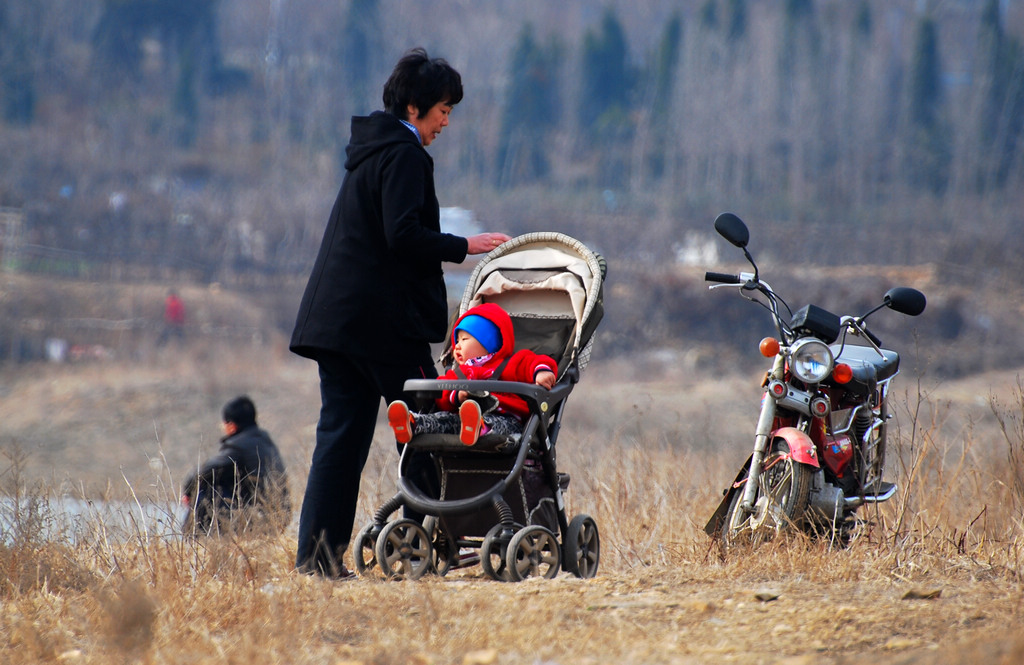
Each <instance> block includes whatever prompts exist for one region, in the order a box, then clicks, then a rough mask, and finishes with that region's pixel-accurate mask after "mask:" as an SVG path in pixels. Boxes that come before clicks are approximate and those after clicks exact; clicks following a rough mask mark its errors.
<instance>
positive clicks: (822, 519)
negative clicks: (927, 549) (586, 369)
mask: <svg viewBox="0 0 1024 665" xmlns="http://www.w3.org/2000/svg"><path fill="white" fill-rule="evenodd" d="M715 230H716V231H717V232H718V233H719V234H720V235H721V236H722V237H724V238H725V239H726V240H728V241H729V242H730V243H732V244H733V245H735V246H736V247H738V248H740V249H741V250H743V254H744V256H745V257H746V259H747V261H748V262H750V265H751V266H752V267H753V269H754V272H753V273H746V272H744V273H740V274H738V275H727V274H722V273H713V272H709V273H707V274H706V275H705V279H706V280H707V281H710V282H716V284H715V285H712V286H711V287H710V288H712V289H714V288H718V287H722V286H727V285H734V286H735V287H737V288H738V290H739V293H740V295H742V296H743V297H744V298H747V299H748V300H751V301H752V302H756V303H758V304H759V305H761V306H763V307H765V308H766V309H767V310H768V312H769V313H770V314H771V317H772V321H773V323H774V324H775V329H776V331H777V333H778V337H777V338H774V337H767V338H765V339H763V340H761V345H760V350H761V354H762V355H764V356H765V357H767V358H771V359H772V366H771V369H770V370H769V371H768V373H767V374H766V376H765V378H764V382H763V384H762V385H763V388H764V396H763V398H762V400H761V412H760V417H759V418H758V421H757V427H756V429H755V432H754V450H753V452H752V453H751V455H750V457H749V458H748V459H747V461H746V463H744V464H743V466H742V467H741V468H740V470H739V473H738V474H737V475H736V479H735V480H734V481H733V482H732V483H731V484H730V485H729V486H728V487H727V488H726V489H725V490H724V492H723V494H724V495H725V498H724V499H723V500H722V503H721V505H719V507H718V510H716V511H715V513H714V515H712V516H711V519H710V520H709V521H708V523H707V526H706V527H705V531H706V532H707V533H708V535H710V536H712V537H716V538H719V539H721V541H722V543H723V544H724V545H726V546H732V545H736V544H739V543H741V542H754V543H756V542H760V541H763V540H767V539H769V538H771V537H772V536H774V535H775V534H776V533H778V532H779V531H781V530H783V529H788V528H798V529H804V530H807V531H809V532H812V533H821V532H822V531H823V530H824V531H827V532H829V533H832V534H835V535H836V536H837V537H838V538H839V539H840V540H841V541H842V542H845V541H846V540H847V538H848V536H849V532H850V529H851V528H852V527H853V526H854V525H855V523H856V520H855V513H856V511H857V509H858V508H859V507H860V506H862V505H864V504H866V503H877V502H882V501H886V500H888V499H889V498H890V497H892V496H893V494H895V492H896V485H895V484H893V483H891V482H885V481H883V480H882V475H883V472H884V470H885V452H886V450H885V449H886V427H887V421H888V419H889V417H890V416H889V410H888V406H887V403H886V400H887V397H888V394H889V386H890V383H891V381H892V380H893V378H894V377H895V376H896V374H897V373H898V371H899V363H900V358H899V355H898V354H897V353H896V352H894V351H889V350H886V349H883V348H881V346H882V343H881V341H880V340H879V339H878V338H877V337H875V335H873V334H872V333H871V332H870V331H869V330H868V329H867V326H866V324H865V320H866V319H867V318H868V316H870V315H871V314H873V313H875V312H877V311H878V310H880V309H882V308H889V309H892V310H895V311H897V312H900V313H902V314H907V315H909V316H917V315H918V314H920V313H921V312H923V311H924V308H925V304H926V301H925V297H924V294H922V293H921V292H920V291H917V290H916V289H911V288H907V287H896V288H893V289H890V290H889V291H888V292H887V293H886V294H885V296H884V297H883V299H882V303H881V304H880V305H878V306H877V307H875V308H874V309H872V310H871V311H869V312H867V313H866V314H863V315H861V316H837V315H836V314H833V313H831V312H828V311H826V310H824V309H822V308H820V307H817V306H815V305H807V306H805V307H803V308H801V309H799V310H798V311H797V312H796V313H793V312H792V311H791V310H790V309H789V306H788V305H787V304H786V303H785V301H783V299H782V298H781V297H779V295H778V294H777V293H775V291H774V290H773V289H772V287H771V286H769V284H768V283H767V282H765V281H764V280H762V279H761V277H760V275H759V273H758V270H757V265H756V264H755V263H754V259H753V257H751V255H750V252H748V251H747V243H748V241H749V239H750V234H749V231H748V230H747V226H746V225H745V224H744V223H743V221H742V220H741V219H740V218H739V217H737V216H736V215H734V214H732V213H723V214H721V215H719V216H718V218H717V219H715ZM852 338H857V339H859V340H862V341H863V343H862V344H854V343H853V339H852Z"/></svg>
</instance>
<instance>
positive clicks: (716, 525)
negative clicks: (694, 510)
mask: <svg viewBox="0 0 1024 665" xmlns="http://www.w3.org/2000/svg"><path fill="white" fill-rule="evenodd" d="M751 457H753V455H751V456H750V457H748V458H747V461H746V462H744V464H743V466H741V467H740V471H739V473H737V474H736V480H734V481H732V483H730V484H729V487H727V488H726V490H725V491H724V492H723V494H724V495H725V496H724V498H723V499H722V503H720V504H718V510H716V511H715V513H714V514H713V515H712V516H711V519H709V520H708V523H707V524H706V525H705V526H704V533H706V534H708V535H709V536H711V537H712V538H714V537H716V536H717V534H718V532H719V531H720V530H721V529H722V525H723V524H725V516H726V514H728V512H729V502H730V501H732V495H733V494H735V493H736V492H738V491H740V490H741V488H742V487H743V485H744V481H745V480H746V479H747V472H748V470H749V469H750V459H751Z"/></svg>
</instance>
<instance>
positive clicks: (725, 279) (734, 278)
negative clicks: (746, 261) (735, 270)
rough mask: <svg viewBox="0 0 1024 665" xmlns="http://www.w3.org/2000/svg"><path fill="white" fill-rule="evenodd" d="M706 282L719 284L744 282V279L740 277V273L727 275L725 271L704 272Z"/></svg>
mask: <svg viewBox="0 0 1024 665" xmlns="http://www.w3.org/2000/svg"><path fill="white" fill-rule="evenodd" d="M704 281H705V282H718V283H719V284H742V283H743V280H741V279H740V276H739V275H727V274H726V273H724V272H706V273H704Z"/></svg>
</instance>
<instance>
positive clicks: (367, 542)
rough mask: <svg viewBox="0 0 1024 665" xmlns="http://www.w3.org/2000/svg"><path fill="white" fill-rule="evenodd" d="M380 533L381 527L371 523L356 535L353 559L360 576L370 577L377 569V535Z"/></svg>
mask: <svg viewBox="0 0 1024 665" xmlns="http://www.w3.org/2000/svg"><path fill="white" fill-rule="evenodd" d="M379 533H380V526H379V525H377V524H374V523H373V522H370V523H369V524H367V525H366V526H364V527H363V528H362V529H360V530H359V533H358V534H356V542H355V546H354V547H353V548H352V559H353V562H354V563H355V566H356V572H357V573H359V574H360V575H370V574H372V573H373V570H374V568H376V567H377V553H376V549H377V534H379Z"/></svg>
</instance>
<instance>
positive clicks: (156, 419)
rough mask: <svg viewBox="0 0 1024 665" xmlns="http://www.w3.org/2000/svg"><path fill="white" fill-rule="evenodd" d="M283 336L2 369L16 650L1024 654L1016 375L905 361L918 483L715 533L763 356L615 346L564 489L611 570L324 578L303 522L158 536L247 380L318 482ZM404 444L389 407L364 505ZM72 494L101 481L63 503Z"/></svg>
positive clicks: (668, 659)
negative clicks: (307, 553)
mask: <svg viewBox="0 0 1024 665" xmlns="http://www.w3.org/2000/svg"><path fill="white" fill-rule="evenodd" d="M275 348H277V347H271V348H269V349H268V348H266V347H262V348H257V349H247V348H241V349H238V348H236V349H229V348H216V347H213V346H211V347H208V348H205V349H201V350H200V352H199V353H198V354H197V355H193V354H192V353H189V354H165V355H163V356H160V357H154V358H152V359H150V360H148V361H146V362H143V363H141V364H139V363H136V364H132V365H116V366H113V365H84V366H63V367H45V368H35V370H34V371H33V372H27V371H26V372H19V373H17V374H8V375H6V377H5V379H6V380H5V395H4V399H3V400H2V404H0V410H2V413H0V417H2V418H3V419H4V422H5V423H6V426H5V428H4V430H3V432H2V434H0V444H2V445H0V452H3V453H4V457H3V458H2V459H0V490H2V492H0V493H2V494H3V495H6V496H8V497H17V498H18V499H19V500H20V502H19V503H18V504H16V505H18V506H19V508H18V510H16V511H15V510H14V509H13V505H15V504H12V503H10V502H8V503H6V504H3V508H2V511H0V516H2V518H3V525H2V528H3V530H4V531H3V537H2V539H0V542H2V544H0V637H2V639H0V662H4V663H11V664H12V665H17V664H21V663H39V662H61V663H83V664H85V663H179V662H193V663H246V664H247V665H251V664H252V663H300V664H302V663H310V664H312V663H317V664H319V663H330V664H339V663H363V664H365V665H371V664H379V665H385V664H386V665H390V664H398V663H421V664H427V663H431V664H436V665H442V664H448V663H452V664H460V663H493V664H495V665H505V664H511V663H517V664H518V663H531V664H532V663H545V664H554V663H557V664H559V665H569V664H572V663H579V664H588V663H594V664H598V663H601V664H603V663H705V662H723V663H787V664H795V663H833V664H836V665H838V664H841V663H862V662H865V663H866V662H872V663H1000V662H1004V663H1018V662H1022V656H1024V641H1022V640H1021V639H1020V638H1019V635H1020V634H1021V628H1022V626H1024V622H1022V616H1024V607H1022V591H1024V584H1022V578H1021V574H1022V572H1024V560H1022V559H1024V530H1022V517H1021V513H1020V510H1021V506H1022V499H1024V497H1022V496H1021V492H1022V488H1021V485H1020V483H1019V482H1018V479H1019V478H1020V477H1021V476H1020V475H1019V474H1020V472H1021V467H1020V460H1021V454H1022V452H1024V437H1022V433H1021V429H1020V427H1019V422H1020V418H1021V414H1022V413H1024V397H1022V396H1021V394H1020V392H1019V391H1018V392H1014V388H1013V386H1014V383H1013V381H1012V379H1009V378H1008V376H1006V375H1002V376H998V377H989V379H990V380H989V381H988V382H987V385H988V386H990V387H992V392H991V394H990V393H989V392H985V391H981V390H979V389H978V388H977V387H973V388H969V389H967V390H964V387H963V386H960V385H939V386H927V387H926V382H924V381H922V382H921V384H920V386H919V385H918V384H916V383H915V382H914V381H913V380H912V379H909V378H907V377H901V380H903V381H904V383H902V384H900V385H901V386H902V389H903V392H902V393H901V394H900V395H899V396H898V399H897V404H898V408H897V412H896V420H897V424H898V427H897V428H894V430H896V431H895V452H894V454H893V456H892V458H891V469H892V474H893V475H894V476H895V477H896V480H897V481H899V483H900V486H901V492H900V494H899V496H898V498H897V499H896V500H894V501H892V502H890V503H889V504H887V505H885V506H883V507H881V508H879V509H876V510H871V511H865V513H864V517H866V518H869V520H870V525H869V527H868V528H866V529H864V531H863V532H862V533H861V534H860V535H859V536H858V537H857V538H855V539H854V541H853V543H852V545H851V546H850V547H848V548H846V549H837V548H835V547H832V546H831V544H830V543H829V542H827V541H813V540H809V539H806V538H803V537H791V538H786V539H782V540H780V541H778V542H774V543H770V544H768V545H766V546H764V547H762V548H760V549H759V550H758V551H757V552H756V553H755V554H753V555H750V556H739V555H730V556H728V557H724V556H722V553H721V552H720V551H719V550H718V549H717V548H716V547H714V546H713V545H712V544H711V543H710V542H709V540H708V538H707V537H706V536H705V534H704V533H703V525H704V522H705V521H706V519H707V517H708V516H709V515H710V513H711V512H712V511H713V509H714V507H715V506H716V505H717V501H718V499H719V491H720V489H721V487H722V486H723V485H724V484H725V482H726V481H727V480H728V478H729V476H730V474H731V473H733V472H734V466H736V465H738V464H739V463H740V461H742V458H743V457H744V456H745V454H746V445H747V444H746V441H747V439H748V438H749V437H748V434H747V432H748V430H749V429H750V428H751V427H752V426H753V420H754V418H755V417H756V405H757V402H756V386H751V385H749V384H750V383H752V382H754V380H752V379H750V378H749V377H740V378H738V379H736V378H729V379H725V380H721V381H718V382H716V383H715V384H714V386H713V389H712V388H711V384H708V383H702V382H698V381H697V378H699V375H698V374H697V373H695V372H688V373H687V374H682V373H680V374H679V375H666V376H660V377H655V378H653V379H651V380H648V381H640V380H637V379H636V378H635V377H633V376H631V375H629V374H627V373H625V372H623V371H620V370H619V368H616V367H614V366H612V365H604V366H599V365H598V366H595V367H592V368H591V369H590V370H589V371H588V373H587V374H586V375H585V377H584V381H583V382H582V383H581V384H580V386H579V387H578V389H577V392H576V394H574V395H573V396H572V398H571V402H570V406H569V409H568V413H567V415H566V420H565V427H564V430H563V433H562V436H561V439H560V442H559V444H560V445H559V447H560V452H559V464H560V469H561V470H563V471H568V472H570V473H571V475H572V483H571V485H570V491H569V495H568V502H569V506H568V507H569V511H570V513H572V514H575V513H578V512H586V513H588V514H590V515H592V516H594V517H595V518H596V520H597V522H598V524H599V526H600V529H601V537H602V556H601V569H600V571H599V575H598V577H597V578H596V579H593V580H578V579H575V578H572V577H570V576H568V575H565V574H563V575H561V576H559V577H558V578H557V579H555V580H527V581H526V582H523V583H519V584H501V583H497V582H493V581H490V580H488V579H486V578H485V577H483V576H482V574H481V573H480V571H479V569H469V570H466V571H455V572H453V573H452V574H450V575H449V576H448V577H446V578H431V579H424V580H420V581H417V582H397V583H384V582H378V581H373V580H356V581H350V582H341V583H333V582H325V581H321V580H318V579H311V578H307V577H302V576H298V575H295V574H294V573H293V571H292V569H291V566H292V558H293V556H294V548H295V524H294V523H293V524H292V525H291V527H290V528H289V530H288V531H287V532H286V533H285V534H283V535H281V536H280V537H276V538H270V539H267V538H264V539H256V538H245V537H233V538H223V539H220V540H207V541H202V542H198V543H197V542H192V541H187V540H182V539H181V538H179V537H176V536H171V535H167V529H166V525H167V523H168V522H170V521H172V520H173V519H174V504H175V495H176V488H177V483H178V481H179V479H180V477H181V475H183V473H184V471H185V470H186V469H187V468H188V467H189V465H190V464H194V463H195V461H196V460H197V459H198V458H200V457H202V456H205V455H206V454H208V453H209V452H210V451H212V450H213V448H214V446H215V444H216V427H217V414H218V412H219V411H218V409H219V407H220V405H221V404H222V403H223V401H224V400H226V399H227V398H229V397H231V396H233V394H235V393H236V392H241V391H245V392H249V393H250V394H251V395H253V397H254V399H255V400H256V403H257V406H258V407H259V409H260V419H261V421H262V424H263V425H264V426H266V427H267V428H268V429H269V430H270V431H271V432H272V433H273V434H274V436H275V438H276V439H277V440H278V443H279V444H280V445H281V447H282V449H283V451H284V454H285V457H286V459H287V461H288V462H289V468H290V472H291V483H292V490H293V492H295V493H296V495H298V496H301V490H302V485H303V482H304V478H305V472H306V470H307V468H308V457H309V453H310V451H311V442H312V433H313V427H314V424H315V419H316V412H317V407H318V403H317V391H316V375H315V371H314V369H313V367H312V366H311V364H309V363H306V362H303V361H299V360H294V359H291V358H289V357H288V356H287V355H286V354H284V353H281V352H279V350H274V349H275ZM982 383H984V382H982ZM1000 419H1002V420H1000ZM395 464H396V459H395V455H394V449H393V447H392V446H391V445H390V444H389V443H388V442H387V441H386V440H385V437H384V435H383V433H382V434H381V435H380V440H379V441H378V442H377V445H375V448H374V451H373V453H372V455H371V459H370V462H369V463H368V465H367V469H366V472H365V474H364V481H363V486H362V496H361V503H360V511H361V516H360V518H359V519H360V520H361V521H365V520H367V519H369V515H370V513H371V511H373V510H374V509H375V508H376V507H377V506H378V505H379V504H380V503H381V502H383V500H385V499H386V498H388V497H389V496H391V494H392V493H393V490H394V470H395V469H394V467H395ZM65 497H70V498H73V499H80V498H88V499H92V500H94V503H93V504H91V505H89V504H86V507H85V508H83V509H82V516H81V518H80V519H71V517H70V516H69V515H68V514H67V513H65V512H61V510H60V506H61V505H62V504H61V503H60V501H59V500H60V499H62V498H65ZM103 499H109V500H112V501H115V500H116V501H124V503H120V504H117V505H118V506H120V508H119V509H117V510H114V511H109V510H107V509H106V508H105V506H106V505H107V504H105V503H103V502H102V501H101V500H103ZM135 501H138V505H141V504H146V505H151V504H155V505H156V509H155V510H153V511H151V512H150V513H149V514H148V515H145V516H144V515H143V513H141V512H139V511H138V505H137V504H135V503H134V502H135ZM357 526H358V525H357Z"/></svg>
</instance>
